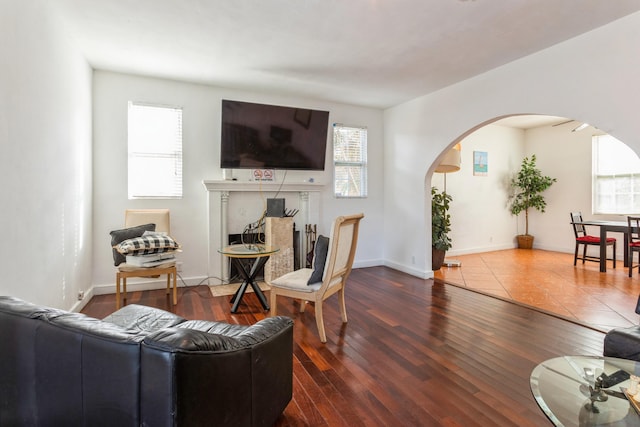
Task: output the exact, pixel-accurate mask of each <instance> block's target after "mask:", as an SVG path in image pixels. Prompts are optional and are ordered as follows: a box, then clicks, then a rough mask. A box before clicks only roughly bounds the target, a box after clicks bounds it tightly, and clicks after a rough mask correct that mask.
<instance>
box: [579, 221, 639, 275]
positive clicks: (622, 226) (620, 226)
mask: <svg viewBox="0 0 640 427" xmlns="http://www.w3.org/2000/svg"><path fill="white" fill-rule="evenodd" d="M572 224H580V225H584V226H596V227H600V272H601V273H605V272H606V271H607V233H608V232H612V233H613V232H615V233H622V234H623V235H624V250H623V252H624V266H625V267H628V266H629V250H628V248H629V224H628V222H627V221H606V220H583V221H581V222H572Z"/></svg>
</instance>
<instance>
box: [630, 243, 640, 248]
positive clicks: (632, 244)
mask: <svg viewBox="0 0 640 427" xmlns="http://www.w3.org/2000/svg"><path fill="white" fill-rule="evenodd" d="M629 246H631V247H632V248H638V247H640V242H631V243H629Z"/></svg>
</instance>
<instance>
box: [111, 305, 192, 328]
mask: <svg viewBox="0 0 640 427" xmlns="http://www.w3.org/2000/svg"><path fill="white" fill-rule="evenodd" d="M102 320H103V321H104V322H108V323H112V324H114V325H117V326H119V327H121V328H124V329H127V330H130V331H135V332H154V331H157V330H159V329H163V328H167V327H170V326H175V325H178V324H180V323H182V322H184V321H185V319H184V318H183V317H180V316H178V315H177V314H174V313H170V312H168V311H164V310H161V309H159V308H153V307H147V306H144V305H138V304H129V305H127V306H125V307H122V308H121V309H120V310H118V311H116V312H114V313H112V314H110V315H109V316H107V317H105V318H104V319H102Z"/></svg>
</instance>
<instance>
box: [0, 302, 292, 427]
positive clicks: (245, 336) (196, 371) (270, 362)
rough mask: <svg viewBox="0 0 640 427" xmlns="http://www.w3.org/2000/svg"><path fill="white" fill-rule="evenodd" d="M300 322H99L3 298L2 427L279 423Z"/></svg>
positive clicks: (126, 317) (153, 315)
mask: <svg viewBox="0 0 640 427" xmlns="http://www.w3.org/2000/svg"><path fill="white" fill-rule="evenodd" d="M292 369H293V321H292V320H291V319H289V318H287V317H271V318H267V319H264V320H261V321H260V322H258V323H256V324H254V325H251V326H242V325H232V324H227V323H220V322H210V321H200V320H185V319H184V318H182V317H180V316H177V315H175V314H173V313H169V312H166V311H163V310H159V309H155V308H151V307H145V306H139V305H128V306H125V307H124V308H122V309H120V310H118V311H116V312H115V313H113V314H111V315H110V316H108V317H106V318H105V319H102V320H99V319H94V318H91V317H88V316H85V315H83V314H80V313H71V312H67V311H63V310H58V309H54V308H48V307H41V306H38V305H34V304H31V303H29V302H25V301H22V300H20V299H17V298H13V297H0V426H119V427H120V426H151V427H161V426H270V425H272V424H273V423H274V422H275V421H276V420H277V418H278V417H279V416H280V414H281V413H282V412H283V411H284V409H285V407H286V406H287V404H288V403H289V401H290V400H291V397H292V382H293V372H292Z"/></svg>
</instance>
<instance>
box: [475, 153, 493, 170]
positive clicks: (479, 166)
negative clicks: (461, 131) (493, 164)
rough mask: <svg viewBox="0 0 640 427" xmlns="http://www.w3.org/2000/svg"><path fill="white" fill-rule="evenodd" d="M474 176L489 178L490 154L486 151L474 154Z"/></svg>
mask: <svg viewBox="0 0 640 427" xmlns="http://www.w3.org/2000/svg"><path fill="white" fill-rule="evenodd" d="M473 174H474V175H475V176H487V175H488V174H489V153H487V152H486V151H474V152H473Z"/></svg>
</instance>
